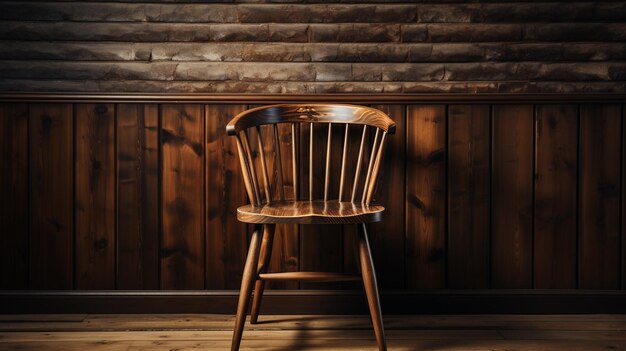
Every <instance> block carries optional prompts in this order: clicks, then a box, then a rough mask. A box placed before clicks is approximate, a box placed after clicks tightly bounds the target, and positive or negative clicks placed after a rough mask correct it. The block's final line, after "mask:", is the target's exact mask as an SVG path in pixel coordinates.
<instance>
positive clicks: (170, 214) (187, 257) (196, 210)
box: [160, 105, 205, 289]
mask: <svg viewBox="0 0 626 351" xmlns="http://www.w3.org/2000/svg"><path fill="white" fill-rule="evenodd" d="M204 119H205V116H204V106H202V105H163V106H161V137H160V142H161V148H162V156H161V158H162V169H161V172H162V173H161V177H162V189H161V191H162V195H161V213H162V229H161V231H162V239H161V288H163V289H203V288H204V279H205V276H204V267H205V261H204V235H205V233H204V215H205V212H204V208H205V207H204V196H205V194H204V171H205V164H204V147H203V145H204V133H205V130H204Z"/></svg>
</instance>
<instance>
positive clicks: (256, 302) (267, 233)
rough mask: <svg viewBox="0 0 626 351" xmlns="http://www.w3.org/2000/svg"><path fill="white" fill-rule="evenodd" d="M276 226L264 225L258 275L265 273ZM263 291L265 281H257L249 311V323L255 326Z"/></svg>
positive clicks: (268, 263)
mask: <svg viewBox="0 0 626 351" xmlns="http://www.w3.org/2000/svg"><path fill="white" fill-rule="evenodd" d="M275 230H276V224H266V225H265V230H264V231H263V240H262V241H261V253H260V254H259V266H258V268H257V272H258V274H261V273H265V272H267V268H268V266H269V265H270V258H271V257H272V246H273V245H274V231H275ZM264 290H265V281H264V280H260V279H257V281H256V283H255V286H254V297H253V298H252V309H251V310H250V323H251V324H256V323H257V321H258V319H259V310H260V309H261V299H262V298H263V291H264Z"/></svg>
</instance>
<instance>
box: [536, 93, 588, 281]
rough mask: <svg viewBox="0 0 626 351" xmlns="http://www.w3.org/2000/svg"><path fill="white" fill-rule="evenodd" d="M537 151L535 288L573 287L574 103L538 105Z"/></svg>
mask: <svg viewBox="0 0 626 351" xmlns="http://www.w3.org/2000/svg"><path fill="white" fill-rule="evenodd" d="M535 150H536V151H535V200H534V203H535V204H534V224H533V225H534V254H533V271H534V273H533V276H534V287H535V288H537V289H573V288H576V276H577V273H576V272H577V268H576V266H577V264H576V262H577V258H576V247H577V234H576V233H577V229H576V228H577V227H576V213H577V212H576V211H577V209H576V201H577V186H578V185H577V184H578V183H577V181H578V106H577V105H574V104H569V105H563V104H561V105H543V104H542V105H537V106H536V120H535Z"/></svg>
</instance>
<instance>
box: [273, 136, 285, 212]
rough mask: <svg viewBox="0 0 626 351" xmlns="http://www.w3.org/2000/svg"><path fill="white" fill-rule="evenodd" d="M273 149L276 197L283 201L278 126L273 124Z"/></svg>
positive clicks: (283, 184) (281, 162)
mask: <svg viewBox="0 0 626 351" xmlns="http://www.w3.org/2000/svg"><path fill="white" fill-rule="evenodd" d="M273 130H274V147H275V148H276V172H277V176H278V184H277V186H278V196H279V200H280V201H284V200H285V183H283V161H282V157H281V154H280V141H279V139H278V125H277V124H273Z"/></svg>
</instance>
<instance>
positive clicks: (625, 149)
mask: <svg viewBox="0 0 626 351" xmlns="http://www.w3.org/2000/svg"><path fill="white" fill-rule="evenodd" d="M621 141H622V184H621V188H622V189H621V190H622V228H621V230H622V290H626V104H624V105H622V140H621Z"/></svg>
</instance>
